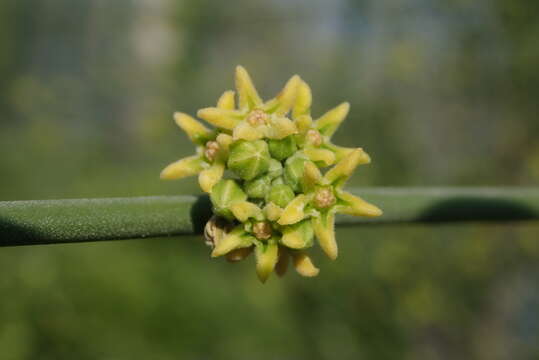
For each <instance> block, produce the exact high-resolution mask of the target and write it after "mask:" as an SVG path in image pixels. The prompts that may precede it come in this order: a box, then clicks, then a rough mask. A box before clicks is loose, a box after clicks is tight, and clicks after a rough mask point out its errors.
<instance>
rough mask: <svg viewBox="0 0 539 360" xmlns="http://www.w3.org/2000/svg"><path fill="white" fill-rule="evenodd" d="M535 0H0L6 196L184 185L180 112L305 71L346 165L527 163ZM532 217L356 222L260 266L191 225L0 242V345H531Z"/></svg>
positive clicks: (449, 171) (474, 178)
mask: <svg viewBox="0 0 539 360" xmlns="http://www.w3.org/2000/svg"><path fill="white" fill-rule="evenodd" d="M538 15H539V2H537V1H534V0H529V1H525V0H473V1H472V0H451V1H449V0H448V1H432V0H409V1H400V0H398V1H395V0H332V1H323V0H294V1H289V0H273V1H262V0H255V1H253V0H239V1H210V0H181V1H175V0H138V1H135V0H115V1H105V0H95V1H83V0H77V1H74V0H55V1H49V0H3V1H1V2H0V154H1V155H0V200H23V199H56V198H81V197H112V196H143V195H166V194H183V193H196V192H198V191H199V190H198V189H197V184H196V181H195V180H194V179H189V180H184V181H179V182H161V181H159V178H158V175H159V172H160V170H161V169H162V167H163V166H164V165H166V164H168V163H169V162H171V161H174V160H176V159H178V158H180V157H182V156H185V155H187V154H189V153H190V152H191V151H192V150H191V148H190V144H189V143H188V141H187V138H186V136H185V135H184V134H183V133H181V131H179V129H177V128H176V126H175V125H174V123H173V121H172V113H173V112H174V111H176V110H181V111H184V112H187V113H191V114H194V113H195V111H196V109H198V108H200V107H204V106H208V105H210V104H213V103H214V101H215V100H216V99H217V97H218V96H219V95H220V94H221V93H222V91H224V90H226V89H229V88H231V87H232V86H233V70H234V67H235V65H237V64H242V65H244V66H245V67H246V68H247V69H248V70H249V71H250V72H251V75H252V76H253V78H254V80H255V82H256V84H257V86H258V88H259V91H260V92H261V94H262V95H263V96H265V97H266V98H269V97H272V96H273V95H274V93H276V92H277V91H278V90H279V89H280V87H281V86H282V85H283V84H284V82H285V81H286V80H287V79H288V78H289V77H290V76H291V75H293V74H295V73H299V74H300V75H301V76H302V77H303V78H304V79H305V80H306V81H308V82H309V84H310V85H311V87H312V88H313V90H314V109H313V110H314V111H313V113H314V115H317V114H321V113H322V112H324V111H325V110H327V109H329V108H330V107H332V106H335V105H336V104H338V103H340V102H342V101H345V100H347V101H350V102H351V104H352V108H351V113H350V115H349V118H348V120H347V122H345V124H344V125H343V127H342V128H341V130H340V131H339V132H338V133H337V135H336V142H337V143H340V144H343V145H347V146H352V145H355V146H363V147H364V148H365V149H366V150H367V151H368V152H369V153H370V154H371V156H372V158H373V160H374V161H373V163H372V164H371V165H370V166H367V167H362V168H360V170H359V171H358V174H357V175H356V176H355V177H354V179H353V181H352V183H351V185H352V186H441V185H454V186H459V185H462V186H474V185H514V186H532V185H535V184H537V182H538V181H539V142H538V141H537V139H538V137H539V119H538V114H539V101H538V98H539V71H538V65H539V21H538ZM538 234H539V224H538V223H528V224H513V225H488V226H487V225H482V224H461V225H451V226H446V225H444V226H440V225H438V226H423V225H414V226H386V227H369V226H364V227H356V228H346V229H339V230H338V239H339V243H340V247H341V252H340V253H341V255H340V258H339V259H338V261H336V262H330V261H328V260H326V259H324V257H323V256H322V255H321V254H320V252H319V251H318V249H316V248H315V251H313V253H314V254H315V255H314V256H315V259H316V262H317V264H318V265H319V266H320V267H321V273H320V275H319V277H318V278H315V279H304V278H300V277H299V276H298V275H296V274H293V273H291V274H288V276H287V277H285V278H283V279H280V280H278V279H275V278H272V279H270V281H269V282H268V283H267V284H266V285H261V284H259V283H258V281H257V279H256V276H255V274H254V267H253V259H250V260H249V261H246V262H244V263H241V264H237V265H229V264H227V263H226V262H224V261H210V260H209V256H208V249H207V248H206V247H204V245H203V243H202V241H201V240H200V238H194V237H193V238H167V239H151V240H131V241H123V242H102V243H88V244H73V245H49V246H34V247H19V248H3V249H1V250H0V296H1V298H0V358H2V359H6V360H11V359H208V358H213V359H304V358H309V359H335V358H339V359H456V358H462V359H489V360H492V359H494V360H496V359H509V358H511V359H537V358H538V357H539V240H538V239H537V237H538Z"/></svg>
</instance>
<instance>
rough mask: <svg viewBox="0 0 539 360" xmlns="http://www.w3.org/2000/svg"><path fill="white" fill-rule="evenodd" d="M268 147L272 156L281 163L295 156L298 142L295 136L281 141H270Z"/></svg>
mask: <svg viewBox="0 0 539 360" xmlns="http://www.w3.org/2000/svg"><path fill="white" fill-rule="evenodd" d="M268 146H269V152H270V154H271V156H272V157H273V158H274V159H277V160H279V161H282V160H284V159H286V158H288V157H290V156H292V155H294V153H295V152H296V150H297V146H296V140H295V139H294V136H293V135H290V136H287V137H285V138H284V139H281V140H269V141H268Z"/></svg>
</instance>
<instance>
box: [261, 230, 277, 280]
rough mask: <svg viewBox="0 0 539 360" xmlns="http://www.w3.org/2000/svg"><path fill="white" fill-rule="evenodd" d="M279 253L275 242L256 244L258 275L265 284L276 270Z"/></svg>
mask: <svg viewBox="0 0 539 360" xmlns="http://www.w3.org/2000/svg"><path fill="white" fill-rule="evenodd" d="M278 253H279V248H278V246H277V242H276V241H275V240H269V241H268V242H267V243H263V242H257V243H256V249H255V256H256V274H257V275H258V278H259V279H260V281H262V282H263V283H264V282H266V280H267V279H268V277H269V276H270V274H271V272H272V271H273V269H275V265H276V264H277V260H278V257H279V256H278Z"/></svg>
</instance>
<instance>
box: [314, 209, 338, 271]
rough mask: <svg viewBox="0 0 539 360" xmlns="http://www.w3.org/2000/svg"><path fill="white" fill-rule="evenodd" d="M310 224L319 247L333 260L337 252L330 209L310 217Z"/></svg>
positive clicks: (333, 217) (332, 215) (333, 219)
mask: <svg viewBox="0 0 539 360" xmlns="http://www.w3.org/2000/svg"><path fill="white" fill-rule="evenodd" d="M312 224H313V229H314V234H315V235H316V237H317V238H318V242H319V243H320V247H321V248H322V250H324V252H325V253H326V255H327V256H328V257H329V258H330V259H331V260H335V259H336V258H337V255H338V254H339V249H338V247H337V241H336V240H335V215H334V214H333V213H332V212H330V211H328V212H325V213H321V214H320V216H316V217H313V218H312Z"/></svg>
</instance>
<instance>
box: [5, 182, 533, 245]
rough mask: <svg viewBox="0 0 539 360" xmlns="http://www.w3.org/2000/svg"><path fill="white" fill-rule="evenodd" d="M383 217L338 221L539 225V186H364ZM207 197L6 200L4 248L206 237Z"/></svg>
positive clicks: (365, 194)
mask: <svg viewBox="0 0 539 360" xmlns="http://www.w3.org/2000/svg"><path fill="white" fill-rule="evenodd" d="M352 193H354V194H356V195H359V196H361V197H363V198H364V199H365V200H367V201H369V202H372V203H374V204H376V205H377V206H379V207H380V208H381V209H382V210H383V211H384V215H383V216H381V217H378V218H357V217H351V216H339V217H338V218H337V223H338V225H354V224H361V223H369V224H393V223H418V222H457V221H494V222H501V221H517V220H534V219H539V188H363V189H361V188H358V189H353V190H352ZM210 216H211V204H210V202H209V200H208V198H207V196H199V197H196V196H150V197H137V198H110V199H77V200H37V201H36V200H33V201H8V202H0V246H10V245H30V244H49V243H70V242H81V241H97V240H120V239H133V238H150V237H159V236H171V235H187V234H194V233H201V232H202V229H203V227H204V224H205V223H206V221H207V220H208V218H209V217H210Z"/></svg>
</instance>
